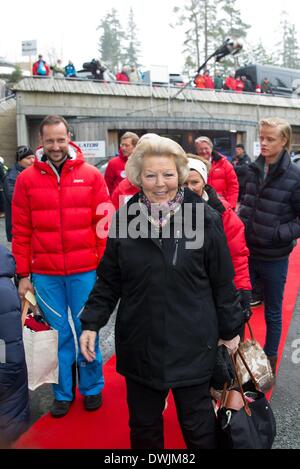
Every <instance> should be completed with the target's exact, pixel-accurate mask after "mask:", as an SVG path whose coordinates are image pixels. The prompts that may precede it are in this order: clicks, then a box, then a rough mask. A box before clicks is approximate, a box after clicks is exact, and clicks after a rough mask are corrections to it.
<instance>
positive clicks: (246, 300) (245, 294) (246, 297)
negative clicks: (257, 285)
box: [239, 290, 252, 321]
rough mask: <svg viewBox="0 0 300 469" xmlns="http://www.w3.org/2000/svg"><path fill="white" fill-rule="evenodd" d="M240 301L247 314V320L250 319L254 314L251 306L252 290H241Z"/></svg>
mask: <svg viewBox="0 0 300 469" xmlns="http://www.w3.org/2000/svg"><path fill="white" fill-rule="evenodd" d="M239 295H240V303H241V307H242V310H243V313H244V316H245V321H249V319H250V318H251V316H252V311H251V308H250V302H251V290H239Z"/></svg>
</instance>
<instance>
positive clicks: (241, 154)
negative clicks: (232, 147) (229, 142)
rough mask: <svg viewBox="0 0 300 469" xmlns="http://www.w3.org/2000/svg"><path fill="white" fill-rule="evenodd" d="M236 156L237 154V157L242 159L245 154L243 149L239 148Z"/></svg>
mask: <svg viewBox="0 0 300 469" xmlns="http://www.w3.org/2000/svg"><path fill="white" fill-rule="evenodd" d="M236 154H237V156H238V157H239V158H241V157H242V156H243V154H244V150H243V148H240V147H237V148H236Z"/></svg>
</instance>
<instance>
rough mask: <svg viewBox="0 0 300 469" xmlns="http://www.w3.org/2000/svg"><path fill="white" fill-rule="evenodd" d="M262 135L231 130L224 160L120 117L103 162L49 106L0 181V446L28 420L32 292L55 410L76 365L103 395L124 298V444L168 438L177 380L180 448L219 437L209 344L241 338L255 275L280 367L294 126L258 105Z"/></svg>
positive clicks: (298, 184)
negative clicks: (50, 331) (50, 354)
mask: <svg viewBox="0 0 300 469" xmlns="http://www.w3.org/2000/svg"><path fill="white" fill-rule="evenodd" d="M259 138H260V144H261V154H260V156H259V157H258V158H257V159H256V161H254V162H251V160H250V158H249V157H248V155H247V154H246V152H245V148H244V146H243V144H238V145H237V146H236V154H235V157H234V158H233V162H229V161H228V159H227V158H226V157H225V156H223V155H222V154H220V153H219V152H217V151H216V150H215V148H214V145H213V142H212V141H211V140H210V139H209V138H208V137H207V136H200V137H198V138H197V139H196V140H195V153H194V154H192V153H189V154H187V153H186V152H185V151H184V149H183V148H182V147H181V146H180V145H179V144H178V143H176V142H174V141H173V140H171V139H169V138H165V137H161V136H159V135H157V134H145V135H143V136H142V137H141V138H139V136H138V135H136V134H135V133H133V132H126V133H125V134H124V135H123V136H122V138H121V145H120V151H119V155H118V156H116V157H114V158H112V159H111V160H110V162H109V164H108V166H107V169H106V173H105V175H104V177H103V176H102V174H101V173H100V172H99V171H98V169H97V168H95V167H93V166H90V165H89V164H87V163H86V162H85V161H84V155H83V154H82V152H81V150H80V148H79V147H78V146H77V145H76V144H75V143H73V142H72V141H71V139H70V132H69V126H68V122H67V121H66V120H65V119H64V118H63V117H61V116H47V117H46V118H45V119H44V120H43V121H42V123H41V126H40V141H41V145H40V147H38V148H37V150H35V151H34V152H33V151H32V150H31V149H30V148H29V147H27V146H21V147H18V149H17V152H16V164H15V166H14V167H13V168H12V169H11V170H10V171H8V172H7V174H6V176H5V177H4V181H3V183H4V184H3V191H4V198H5V212H6V227H7V238H8V240H9V241H12V255H11V254H10V253H9V252H8V251H7V250H5V249H4V248H3V247H1V249H0V258H1V262H0V290H1V298H4V299H6V298H8V297H9V295H12V296H14V298H15V301H14V302H11V301H10V302H9V301H4V302H1V307H0V338H1V339H2V338H3V339H4V340H8V339H7V337H11V336H9V333H10V331H8V330H7V328H6V327H5V321H4V318H6V323H9V324H10V327H11V328H12V329H11V330H12V331H14V332H13V334H14V340H10V342H9V343H10V344H11V345H10V348H8V350H7V358H8V361H7V363H8V366H7V367H6V368H3V367H2V366H1V364H0V390H1V386H3V385H4V386H6V389H8V392H7V393H4V394H2V393H1V392H0V403H1V405H0V445H1V444H2V445H3V446H5V445H9V444H10V443H11V442H12V441H14V440H15V439H16V438H17V437H18V436H19V435H20V433H21V432H22V431H24V430H25V429H26V428H27V426H28V393H27V392H26V385H27V377H26V366H25V359H24V353H23V348H22V342H21V339H20V336H21V334H20V328H21V324H20V308H21V303H20V300H21V301H23V300H24V297H25V294H26V292H28V291H30V292H32V293H35V295H36V298H37V302H38V305H39V308H40V310H41V312H42V314H43V316H44V318H45V319H46V321H47V323H48V324H49V325H50V326H51V327H53V328H54V329H56V330H57V331H58V338H59V339H58V361H59V381H58V384H55V385H53V393H54V401H53V404H52V407H51V410H50V412H51V415H52V416H53V417H54V418H62V417H64V416H65V415H66V414H67V413H68V412H69V410H70V408H71V405H72V402H73V401H74V399H75V386H76V384H77V383H76V369H78V374H77V375H78V386H79V392H80V393H81V394H82V395H83V396H84V408H85V409H86V410H87V411H96V410H98V409H99V408H100V407H101V405H102V389H103V386H104V381H103V373H102V358H101V352H100V348H99V335H98V331H99V329H101V328H102V327H103V326H104V325H105V324H106V323H107V322H108V320H109V318H110V316H111V314H112V313H113V311H114V310H115V308H116V307H117V317H116V330H115V344H116V359H117V365H116V366H117V371H118V372H119V373H120V374H121V375H123V376H124V377H125V381H126V389H127V404H128V410H129V427H130V441H131V447H132V449H142V448H143V449H149V448H151V449H162V448H163V447H164V432H163V411H164V407H165V401H166V398H167V396H168V393H169V392H170V391H171V392H172V393H173V396H174V401H175V406H176V409H177V415H178V420H179V423H180V427H181V430H182V434H183V437H184V440H185V443H186V446H187V448H188V449H191V450H195V449H201V448H215V447H216V444H217V442H216V419H215V413H214V408H213V405H212V399H211V394H210V381H211V377H212V373H213V370H214V365H215V361H216V352H217V347H218V346H220V345H225V347H226V348H227V350H228V351H229V353H230V354H234V353H235V352H236V351H237V349H238V346H239V342H240V340H243V336H244V325H245V322H246V321H247V320H249V318H250V317H251V308H250V303H251V290H252V287H253V285H255V283H256V282H257V281H258V280H259V281H260V282H261V284H262V286H263V301H264V304H265V320H266V339H265V344H264V349H265V352H266V354H267V356H268V358H269V361H270V364H271V366H272V370H273V372H274V375H275V374H276V366H277V356H278V347H279V342H280V338H281V329H282V300H283V293H284V288H285V282H286V275H287V269H288V261H289V255H290V253H291V252H292V250H293V248H294V247H295V240H297V238H299V237H300V225H299V216H300V169H299V167H298V166H297V165H295V164H294V163H292V162H291V159H290V155H289V151H290V145H291V138H292V133H291V127H290V125H289V124H288V122H286V121H284V120H281V119H277V118H270V119H263V120H262V121H260V124H259ZM199 213H202V215H203V217H202V216H201V217H199V216H198V214H199ZM109 227H111V228H110V229H109ZM12 256H13V257H12ZM14 262H15V265H14ZM15 266H16V267H15ZM14 274H16V275H15V278H16V281H17V285H18V292H19V297H20V299H18V296H17V293H16V289H15V287H14V286H13V284H12V282H11V281H10V280H9V279H10V278H11V277H12V276H13V275H14ZM12 305H13V306H12ZM68 311H70V313H71V317H72V321H73V324H74V330H75V334H76V336H77V340H78V341H79V343H80V350H79V351H78V353H76V347H75V343H74V336H73V332H72V330H71V326H70V323H69V319H68ZM3 331H4V332H3ZM16 338H18V340H17V339H16ZM17 348H18V350H19V355H17V354H16V349H17ZM13 369H16V370H18V372H19V376H20V379H19V380H15V381H14V382H12V381H11V380H10V378H9V376H10V375H9V373H10V372H11V370H13ZM2 396H3V397H2ZM12 396H15V398H12ZM16 402H18V404H19V405H18V406H17V405H16ZM104 405H105V403H104ZM16 409H17V410H16ZM8 420H9V422H10V426H8V425H7V422H8ZM12 428H13V429H15V431H11V429H12Z"/></svg>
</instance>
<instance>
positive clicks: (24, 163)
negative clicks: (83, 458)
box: [3, 145, 34, 242]
mask: <svg viewBox="0 0 300 469" xmlns="http://www.w3.org/2000/svg"><path fill="white" fill-rule="evenodd" d="M33 163H34V151H33V150H32V149H31V148H30V147H28V146H26V145H21V146H19V147H18V148H17V151H16V163H15V165H14V166H13V167H12V168H11V169H10V170H9V171H8V173H7V176H6V178H5V181H4V187H3V192H4V208H5V226H6V238H7V241H9V242H11V240H12V220H11V204H12V198H13V193H14V189H15V184H16V180H17V177H18V176H19V174H21V172H22V171H24V169H26V168H29V167H30V166H32V165H33Z"/></svg>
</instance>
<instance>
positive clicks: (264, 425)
mask: <svg viewBox="0 0 300 469" xmlns="http://www.w3.org/2000/svg"><path fill="white" fill-rule="evenodd" d="M237 353H238V352H237ZM232 363H233V367H234V370H235V373H236V378H237V382H238V387H237V388H235V389H231V390H228V389H227V385H225V386H224V389H223V393H222V398H221V403H220V407H219V410H218V414H217V422H218V445H219V447H220V448H223V449H271V448H272V444H273V442H274V439H275V436H276V422H275V418H274V415H273V412H272V409H271V406H270V403H269V402H268V400H267V399H266V397H265V395H264V394H263V393H262V392H260V391H258V390H257V388H256V387H255V380H254V379H253V376H251V381H252V383H250V384H249V383H248V384H247V385H246V386H247V387H244V388H243V387H242V384H241V381H240V379H239V377H238V374H237V369H236V363H235V357H233V358H232Z"/></svg>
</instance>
